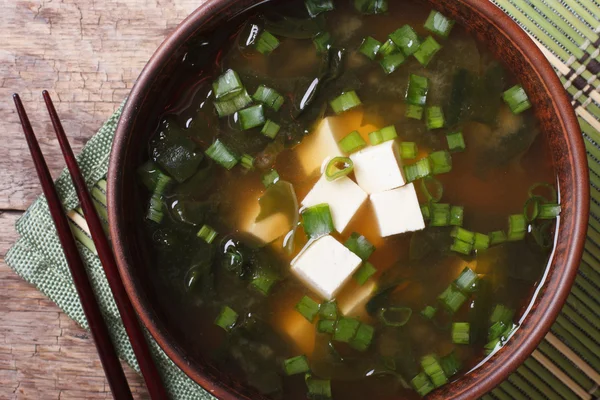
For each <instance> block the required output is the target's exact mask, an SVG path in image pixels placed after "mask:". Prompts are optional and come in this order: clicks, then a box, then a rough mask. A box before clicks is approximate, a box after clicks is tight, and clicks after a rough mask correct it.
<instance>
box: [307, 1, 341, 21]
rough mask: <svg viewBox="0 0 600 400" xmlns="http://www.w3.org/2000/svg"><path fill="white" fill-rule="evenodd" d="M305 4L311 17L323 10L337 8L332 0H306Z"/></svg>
mask: <svg viewBox="0 0 600 400" xmlns="http://www.w3.org/2000/svg"><path fill="white" fill-rule="evenodd" d="M304 4H305V5H306V9H307V10H308V14H309V15H310V16H311V17H316V16H317V15H319V14H321V13H322V12H326V11H331V10H333V9H334V8H335V7H334V6H333V1H332V0H306V1H305V2H304Z"/></svg>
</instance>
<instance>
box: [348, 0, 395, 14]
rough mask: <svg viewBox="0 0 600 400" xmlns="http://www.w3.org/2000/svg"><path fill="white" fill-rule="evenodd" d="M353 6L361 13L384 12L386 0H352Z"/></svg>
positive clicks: (386, 4)
mask: <svg viewBox="0 0 600 400" xmlns="http://www.w3.org/2000/svg"><path fill="white" fill-rule="evenodd" d="M354 7H355V8H356V9H357V10H358V11H360V12H361V13H363V14H385V13H386V12H387V10H388V0H354Z"/></svg>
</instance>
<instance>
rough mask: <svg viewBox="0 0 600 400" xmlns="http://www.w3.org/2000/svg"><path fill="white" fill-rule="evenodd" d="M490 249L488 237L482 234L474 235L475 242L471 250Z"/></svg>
mask: <svg viewBox="0 0 600 400" xmlns="http://www.w3.org/2000/svg"><path fill="white" fill-rule="evenodd" d="M489 247H490V237H489V236H488V235H484V234H483V233H475V242H473V248H474V249H475V250H487V249H488V248H489Z"/></svg>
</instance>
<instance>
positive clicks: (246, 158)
mask: <svg viewBox="0 0 600 400" xmlns="http://www.w3.org/2000/svg"><path fill="white" fill-rule="evenodd" d="M240 164H242V167H244V168H245V169H247V170H252V169H254V157H252V156H251V155H250V154H244V155H242V158H240Z"/></svg>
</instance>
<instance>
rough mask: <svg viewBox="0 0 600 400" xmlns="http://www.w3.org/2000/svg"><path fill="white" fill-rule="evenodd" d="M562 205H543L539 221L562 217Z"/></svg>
mask: <svg viewBox="0 0 600 400" xmlns="http://www.w3.org/2000/svg"><path fill="white" fill-rule="evenodd" d="M560 211H561V207H560V204H542V205H541V206H540V213H539V214H538V216H537V217H538V219H554V218H556V217H558V216H559V215H560Z"/></svg>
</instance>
